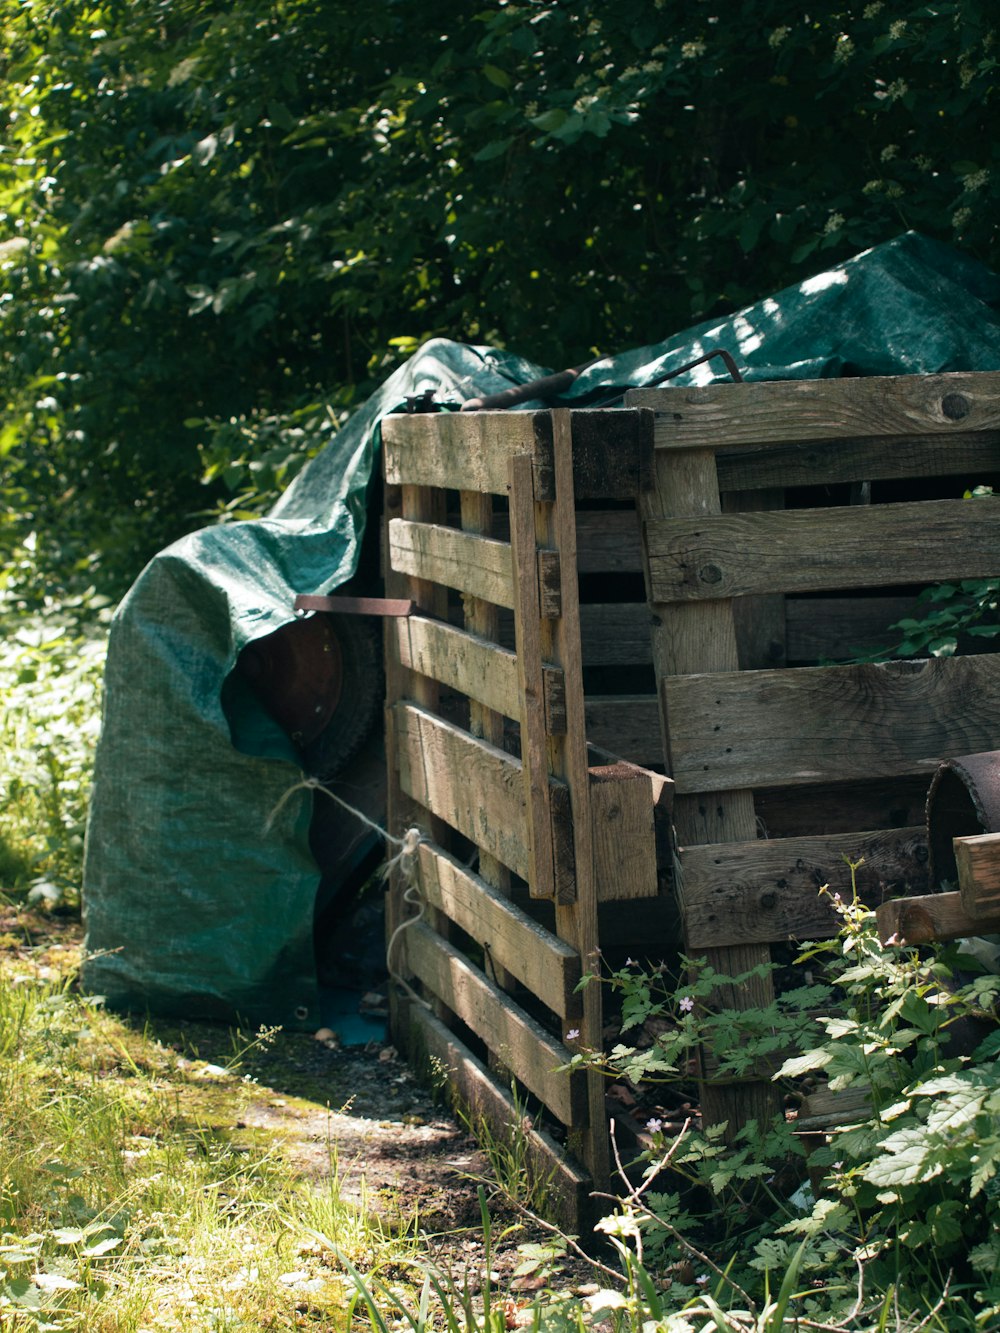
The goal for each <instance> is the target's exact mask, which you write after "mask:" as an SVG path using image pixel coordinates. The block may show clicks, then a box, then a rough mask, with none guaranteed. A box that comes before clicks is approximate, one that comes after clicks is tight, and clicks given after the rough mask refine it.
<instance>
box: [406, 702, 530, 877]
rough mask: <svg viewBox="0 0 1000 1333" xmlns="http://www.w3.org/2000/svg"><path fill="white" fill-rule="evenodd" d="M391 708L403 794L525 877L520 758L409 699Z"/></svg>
mask: <svg viewBox="0 0 1000 1333" xmlns="http://www.w3.org/2000/svg"><path fill="white" fill-rule="evenodd" d="M391 712H392V716H393V722H394V730H395V734H396V740H397V755H396V758H397V761H398V764H399V777H400V783H401V784H402V787H403V790H404V791H405V792H406V793H407V795H409V796H412V797H413V799H414V800H415V801H419V802H420V804H421V805H423V806H424V807H426V809H428V810H429V811H431V813H432V814H435V815H437V816H438V817H439V818H441V819H443V820H445V822H446V823H448V824H450V825H451V827H452V828H455V829H458V831H459V832H460V833H463V834H465V836H466V837H467V838H470V839H471V840H472V841H473V842H475V843H476V844H478V846H480V847H482V848H483V849H484V850H485V851H487V852H489V853H490V855H491V856H495V857H496V858H497V859H498V860H499V861H502V862H503V863H504V865H505V866H507V867H509V869H511V870H513V871H514V873H515V874H516V875H520V876H521V877H522V879H527V878H528V874H529V861H528V845H527V831H526V827H525V814H524V777H523V773H522V769H521V764H520V762H519V761H518V760H517V759H514V758H513V757H512V756H511V755H509V754H505V753H504V752H503V751H502V750H500V749H498V748H497V747H496V746H494V745H490V744H489V743H488V742H486V741H481V740H476V739H475V738H474V737H472V736H470V735H469V734H468V732H465V731H462V730H461V729H460V728H459V727H455V726H453V725H452V724H451V723H450V722H445V721H443V720H442V719H441V718H439V717H436V716H435V715H434V714H432V713H429V712H427V711H426V710H425V709H422V708H419V707H417V706H415V705H413V704H407V703H397V704H396V705H395V706H394V708H393V709H392V710H391Z"/></svg>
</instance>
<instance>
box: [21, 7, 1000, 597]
mask: <svg viewBox="0 0 1000 1333" xmlns="http://www.w3.org/2000/svg"><path fill="white" fill-rule="evenodd" d="M0 39H2V40H0V52H2V55H0V123H2V125H3V133H2V134H0V145H2V147H0V274H2V278H3V283H2V289H0V404H2V407H0V493H2V495H3V498H4V500H5V505H4V513H5V518H4V521H3V524H2V525H0V551H2V552H5V551H6V550H8V549H12V548H13V546H14V545H16V543H17V542H23V540H24V539H25V538H26V536H27V535H28V534H29V533H31V532H34V533H35V534H36V535H37V540H38V543H39V544H38V548H37V549H38V560H39V562H40V563H42V564H43V566H44V567H45V568H46V570H47V572H48V577H49V578H50V580H51V578H53V577H54V576H55V574H56V573H57V572H58V575H59V577H60V578H61V579H65V580H66V581H67V582H68V583H69V584H70V585H71V586H73V587H74V588H78V586H79V585H80V584H81V583H82V584H83V586H86V583H87V582H92V581H93V580H94V579H95V578H97V579H98V580H99V581H100V582H101V585H102V587H103V588H104V589H105V590H109V589H110V590H113V591H115V590H118V589H120V587H121V586H123V584H124V583H126V582H127V581H128V580H129V579H130V578H131V576H132V575H134V573H135V571H136V569H137V568H138V567H139V565H140V564H141V563H142V561H143V560H144V559H145V557H146V556H147V555H149V554H150V553H151V552H152V551H154V550H155V549H157V548H158V547H159V546H160V545H162V544H164V542H165V540H166V539H168V538H170V537H173V536H176V535H179V534H180V533H181V532H182V531H184V530H185V529H186V528H187V527H189V526H191V525H192V524H193V523H195V522H198V521H200V520H201V519H202V518H203V516H204V511H205V510H206V508H208V509H209V510H212V511H214V509H215V507H216V506H220V507H221V509H222V510H223V511H226V512H230V514H232V513H240V514H242V513H249V512H257V511H258V510H259V507H260V505H259V504H257V503H255V501H254V500H253V498H252V494H253V491H254V486H255V482H256V480H257V478H256V477H255V476H254V475H252V474H248V462H247V455H246V452H245V445H246V443H247V438H246V433H245V431H244V430H243V429H242V426H241V423H256V422H261V421H270V422H273V423H275V429H276V430H278V431H279V433H281V434H282V441H281V444H280V446H279V447H280V449H283V450H285V451H286V452H287V454H288V455H289V456H291V455H293V454H296V453H298V451H299V446H300V445H303V447H304V449H305V452H306V453H308V449H309V448H310V447H311V446H312V444H313V443H315V441H314V440H312V439H310V440H308V441H305V442H304V441H303V440H302V438H301V437H300V436H297V435H296V430H297V426H296V419H297V416H298V414H300V413H301V412H303V411H305V412H310V411H312V410H313V408H314V407H316V406H317V405H318V407H319V413H318V419H321V418H322V414H323V413H324V412H325V411H326V410H327V408H331V409H332V410H333V412H334V414H335V415H336V416H339V414H341V413H342V412H343V411H344V410H346V409H347V408H348V407H349V406H350V405H351V403H352V402H354V401H357V399H358V398H359V397H361V396H364V395H366V394H367V392H368V391H369V389H370V388H371V386H372V384H373V383H374V381H375V380H377V379H379V378H380V377H382V376H383V375H384V374H385V372H386V370H388V369H389V368H391V367H392V366H393V365H395V364H397V363H398V361H399V360H400V359H401V358H402V357H404V356H405V355H407V354H408V353H409V351H411V350H412V349H413V347H415V346H416V345H417V344H418V343H419V342H420V341H421V340H422V339H423V338H425V337H426V336H429V335H438V334H440V335H445V336H449V337H452V338H456V339H459V340H464V341H473V342H479V341H490V342H496V343H500V344H502V345H509V346H512V347H515V348H517V349H518V350H519V351H520V352H522V353H524V354H525V355H527V356H530V357H533V358H534V359H535V360H538V361H541V362H542V363H543V364H551V365H560V364H561V365H570V364H574V363H576V362H578V361H580V360H583V359H585V358H586V357H587V356H588V355H590V353H591V351H592V349H594V348H597V347H599V348H601V349H603V350H605V351H614V350H618V349H620V348H623V347H626V346H630V345H635V344H637V343H644V342H649V341H653V340H655V339H658V338H661V337H663V336H665V334H667V333H669V332H671V331H673V330H676V329H678V328H683V327H686V326H687V325H689V324H690V323H691V322H692V321H693V320H695V319H697V318H700V317H702V316H708V315H710V314H712V313H715V312H721V311H729V310H732V309H734V308H737V307H739V306H740V305H742V304H744V303H745V302H747V301H749V300H752V299H756V298H758V297H760V296H763V295H765V294H767V293H768V292H770V291H774V290H776V289H778V288H779V287H782V286H784V285H786V284H788V283H789V282H792V281H795V280H796V278H799V277H805V276H807V274H808V273H809V272H810V271H814V270H815V268H816V267H817V266H818V265H821V264H826V263H828V262H833V261H837V260H840V259H843V258H845V257H847V256H848V255H850V254H852V253H855V252H856V251H858V250H859V249H862V248H864V247H866V246H868V245H871V244H874V243H876V242H879V241H883V240H886V239H888V238H890V237H892V236H894V235H896V234H898V233H899V232H900V231H901V230H904V229H905V228H910V227H912V228H916V229H919V230H922V231H924V232H927V233H929V234H930V235H932V236H937V237H941V238H943V239H945V240H952V241H957V242H958V243H959V244H960V245H962V246H964V247H965V248H967V249H968V250H969V251H970V252H971V253H973V254H975V255H976V256H977V257H978V258H980V259H981V260H983V261H985V262H986V263H987V264H988V265H992V266H994V267H1000V233H998V229H997V228H998V223H997V218H998V216H1000V210H998V208H997V194H998V190H1000V173H998V172H997V161H996V157H997V153H998V151H1000V149H998V148H997V141H996V136H995V135H994V134H993V133H992V126H993V123H994V121H995V119H996V106H997V95H998V94H997V82H996V67H997V49H998V48H997V23H996V17H995V15H994V14H993V12H992V10H991V9H990V7H989V6H984V5H981V4H961V5H959V4H954V3H946V4H940V5H933V6H928V5H922V4H916V3H910V4H903V5H899V4H894V5H888V4H885V3H882V2H880V0H875V3H868V2H867V0H866V2H865V3H861V0H858V3H852V0H843V2H842V3H838V4H832V5H824V6H820V7H819V9H810V10H809V11H808V12H804V11H803V12H801V13H794V14H793V13H791V12H790V11H789V8H788V5H787V4H783V3H779V0H747V2H746V3H743V4H741V5H739V6H736V7H729V8H726V7H719V6H713V5H711V4H709V3H708V0H695V3H692V4H689V5H686V6H679V5H676V4H672V3H670V2H669V0H621V3H618V4H615V5H614V6H605V7H604V8H603V9H602V10H601V11H600V12H598V11H596V10H595V9H594V7H593V6H589V5H580V4H576V3H572V2H570V0H567V2H566V3H562V2H560V3H558V4H543V3H540V2H539V0H502V2H501V0H496V3H491V4H489V5H486V6H484V7H476V6H470V5H466V4H461V3H459V2H458V0H427V2H426V3H423V4H421V5H419V6H417V5H405V4H398V3H393V2H392V0H379V3H377V4H373V5H369V6H367V7H365V8H364V10H363V12H361V11H359V9H358V7H357V5H355V4H348V3H347V2H346V0H278V3H274V4H270V5H267V6H263V5H260V4H258V3H256V2H255V0H237V3H234V4H227V5H221V4H218V3H215V2H214V0H169V2H168V0H134V3H130V4H128V5H109V4H96V5H95V4H93V3H83V0H33V3H30V4H25V3H21V2H20V0H0ZM956 145H960V146H961V147H960V148H956ZM196 423H200V424H196ZM234 423H235V425H236V427H237V429H236V430H229V429H228V428H229V426H231V425H233V424H234ZM265 434H270V432H269V431H268V432H265ZM255 435H256V430H255V428H254V427H252V426H251V428H250V436H251V437H254V436H255ZM250 443H251V444H255V443H256V441H255V439H253V438H251V440H250ZM230 446H231V448H232V450H233V457H232V468H230V467H229V464H228V463H227V461H226V458H225V450H226V448H227V447H230ZM261 447H262V448H263V450H264V451H265V452H267V451H269V450H270V448H271V446H270V445H269V444H268V443H267V442H266V441H263V442H262V444H261ZM199 449H201V450H204V451H207V455H208V460H207V465H206V466H202V465H201V463H200V459H199ZM250 461H254V462H256V461H258V459H257V457H256V455H255V456H254V457H253V458H252V459H251V460H250ZM237 473H239V474H240V475H239V476H237ZM258 477H259V480H260V482H261V489H262V491H264V490H267V489H268V488H269V487H270V486H271V485H272V484H276V485H280V484H281V483H282V482H283V480H285V478H286V477H287V471H284V470H283V469H282V467H281V466H275V467H273V468H272V466H271V465H270V464H265V466H264V467H263V469H262V472H261V473H260V474H258ZM203 478H208V481H207V491H206V487H205V485H203V484H202V479H203ZM231 486H234V487H235V489H230V487H231ZM227 506H233V507H232V508H231V509H230V510H228V511H227Z"/></svg>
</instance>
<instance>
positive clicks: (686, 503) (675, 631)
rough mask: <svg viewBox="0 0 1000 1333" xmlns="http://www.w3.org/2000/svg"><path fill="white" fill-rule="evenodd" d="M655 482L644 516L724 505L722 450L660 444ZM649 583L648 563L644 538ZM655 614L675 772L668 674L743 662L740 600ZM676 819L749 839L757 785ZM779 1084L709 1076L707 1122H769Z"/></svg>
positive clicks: (731, 998) (691, 798)
mask: <svg viewBox="0 0 1000 1333" xmlns="http://www.w3.org/2000/svg"><path fill="white" fill-rule="evenodd" d="M655 481H656V484H655V486H654V488H653V489H652V490H651V491H648V492H646V493H645V494H643V495H641V496H640V498H639V512H640V515H641V517H642V518H643V520H647V519H655V518H666V517H689V516H694V517H697V516H700V515H703V514H718V513H720V512H721V504H720V500H719V482H718V474H717V471H716V466H715V455H714V453H713V452H712V450H710V449H706V450H698V451H693V450H692V451H684V452H683V453H682V452H680V451H678V453H676V454H671V452H670V450H669V449H664V448H660V449H657V451H656V461H655ZM643 564H644V568H645V575H646V587H647V590H648V589H649V587H650V581H649V567H648V561H647V558H646V550H645V543H643ZM650 610H651V612H652V620H653V625H654V629H653V663H654V666H655V669H656V678H657V681H658V683H659V684H660V689H659V698H660V710H661V718H662V729H663V737H664V754H665V757H666V761H667V772H668V773H670V772H671V764H670V752H669V750H670V746H669V725H668V724H669V719H668V718H666V716H665V715H664V709H665V702H664V692H663V688H662V682H663V680H664V678H665V677H667V676H675V675H687V674H689V673H693V672H704V671H736V670H738V669H739V666H740V662H739V655H738V650H737V639H736V628H735V623H734V619H733V604H732V601H730V600H718V601H704V602H692V603H683V604H682V603H659V604H653V603H651V604H650ZM674 827H675V829H676V833H677V841H678V844H679V845H680V847H681V848H683V847H684V846H685V845H687V844H694V843H717V842H750V841H753V840H754V839H755V838H756V836H757V821H756V816H755V813H754V804H753V793H752V792H750V791H732V792H710V793H698V794H687V795H681V794H677V795H676V796H675V800H674ZM677 891H678V896H679V899H680V906H681V915H682V918H683V912H684V886H683V882H681V883H679V884H678V886H677ZM704 957H705V960H706V961H707V962H708V963H709V964H710V965H711V966H712V967H713V968H715V969H716V971H718V972H721V973H723V974H725V975H737V974H739V973H742V972H748V971H750V969H751V968H754V967H756V966H758V965H759V964H761V963H766V962H769V961H770V957H771V951H770V948H769V946H768V945H766V944H745V945H738V946H732V947H728V948H720V949H708V950H706V951H705V952H704ZM773 998H774V987H773V983H772V981H771V977H770V976H764V977H757V978H752V979H751V980H750V981H748V982H746V983H744V984H743V985H742V986H739V987H737V986H725V987H720V988H719V990H717V991H716V992H715V994H714V996H713V1003H714V1004H716V1005H719V1006H720V1007H723V1008H732V1009H751V1008H757V1007H760V1008H765V1007H766V1006H767V1005H768V1004H770V1002H771V1001H772V999H773ZM779 1107H780V1099H779V1096H778V1092H777V1089H776V1088H775V1087H774V1086H773V1085H772V1084H770V1083H768V1082H764V1081H753V1082H747V1083H740V1084H739V1085H732V1086H731V1085H725V1084H713V1083H706V1082H703V1083H702V1087H701V1108H702V1118H703V1122H704V1123H705V1124H706V1125H713V1124H721V1123H723V1122H725V1123H726V1124H727V1126H728V1128H727V1131H726V1133H727V1136H728V1137H730V1138H731V1137H733V1136H734V1135H735V1134H736V1133H737V1132H738V1131H739V1129H740V1128H741V1127H742V1126H743V1125H745V1124H746V1123H747V1122H748V1121H749V1120H757V1121H758V1123H759V1124H761V1125H763V1124H765V1123H766V1122H767V1121H768V1120H769V1119H770V1118H771V1117H772V1116H773V1115H774V1113H775V1112H776V1111H777V1110H778V1109H779Z"/></svg>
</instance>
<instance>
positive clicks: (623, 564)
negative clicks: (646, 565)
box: [576, 509, 642, 574]
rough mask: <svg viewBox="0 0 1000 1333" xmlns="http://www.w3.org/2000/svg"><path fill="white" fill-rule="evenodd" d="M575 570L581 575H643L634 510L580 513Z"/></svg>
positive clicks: (582, 511)
mask: <svg viewBox="0 0 1000 1333" xmlns="http://www.w3.org/2000/svg"><path fill="white" fill-rule="evenodd" d="M576 567H577V569H578V570H579V571H580V573H581V574H640V573H641V572H642V539H641V534H640V531H639V519H638V517H637V516H636V512H635V510H634V509H604V510H601V509H580V510H578V511H577V515H576Z"/></svg>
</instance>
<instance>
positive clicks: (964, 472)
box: [717, 430, 1000, 490]
mask: <svg viewBox="0 0 1000 1333" xmlns="http://www.w3.org/2000/svg"><path fill="white" fill-rule="evenodd" d="M717 461H718V466H719V485H720V486H721V487H722V488H723V490H757V489H760V488H764V487H769V486H829V485H836V484H837V483H838V482H855V481H896V480H910V479H912V478H914V477H956V476H957V477H967V478H968V479H969V481H970V482H971V483H977V481H978V478H980V477H988V476H990V475H991V474H992V473H995V472H996V471H997V469H998V468H1000V431H998V430H983V431H978V432H974V431H961V430H959V431H955V432H951V431H949V432H948V434H947V435H914V436H911V437H909V438H902V439H894V440H886V439H878V438H877V437H871V436H869V437H866V438H855V439H850V440H823V441H821V442H820V443H818V444H785V445H772V446H769V447H763V448H755V447H749V448H744V449H739V450H734V451H732V452H730V451H729V450H727V449H722V450H720V452H719V454H718V460H717Z"/></svg>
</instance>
